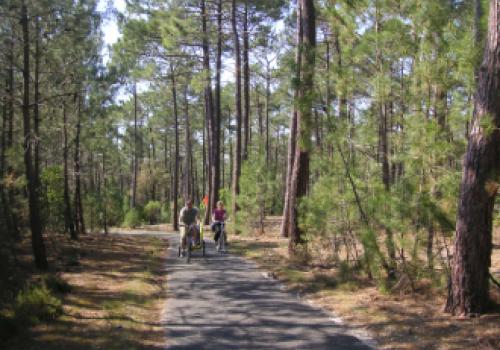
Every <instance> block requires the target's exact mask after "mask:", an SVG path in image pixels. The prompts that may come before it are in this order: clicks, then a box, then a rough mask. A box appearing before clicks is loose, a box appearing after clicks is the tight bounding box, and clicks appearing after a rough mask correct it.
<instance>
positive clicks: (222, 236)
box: [214, 221, 226, 254]
mask: <svg viewBox="0 0 500 350" xmlns="http://www.w3.org/2000/svg"><path fill="white" fill-rule="evenodd" d="M214 225H215V231H216V233H215V234H216V235H217V233H218V236H217V240H216V242H215V249H216V250H217V251H218V252H219V253H221V254H222V253H225V252H226V230H225V223H224V221H216V222H215V223H214ZM217 227H219V230H220V232H217Z"/></svg>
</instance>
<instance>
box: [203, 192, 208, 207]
mask: <svg viewBox="0 0 500 350" xmlns="http://www.w3.org/2000/svg"><path fill="white" fill-rule="evenodd" d="M203 204H205V207H207V206H208V196H207V195H205V197H203Z"/></svg>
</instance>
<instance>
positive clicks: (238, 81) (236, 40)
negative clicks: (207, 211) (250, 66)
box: [231, 0, 241, 225]
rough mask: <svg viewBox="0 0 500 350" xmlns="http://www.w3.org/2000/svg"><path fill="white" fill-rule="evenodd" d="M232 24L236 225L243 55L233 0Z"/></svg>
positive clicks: (239, 171)
mask: <svg viewBox="0 0 500 350" xmlns="http://www.w3.org/2000/svg"><path fill="white" fill-rule="evenodd" d="M231 22H232V27H233V35H234V51H235V53H234V55H235V61H236V62H235V72H236V98H235V103H236V144H235V149H234V162H233V163H234V164H233V185H232V190H233V203H232V209H233V220H234V223H235V225H236V224H237V221H236V213H237V212H238V209H239V208H238V204H237V197H238V195H239V193H240V175H241V54H240V39H239V36H238V27H237V26H236V0H232V16H231Z"/></svg>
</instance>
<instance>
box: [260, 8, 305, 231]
mask: <svg viewBox="0 0 500 350" xmlns="http://www.w3.org/2000/svg"><path fill="white" fill-rule="evenodd" d="M301 13H302V8H301V6H300V4H298V5H297V33H296V39H295V40H296V49H295V50H296V52H295V62H296V64H295V84H297V85H296V87H295V91H294V105H293V110H292V115H291V118H290V134H289V136H288V156H287V170H286V175H285V198H284V204H283V217H282V222H281V229H280V235H281V237H289V230H290V218H291V214H290V193H291V192H292V189H291V185H292V169H293V166H294V162H295V147H296V144H297V104H298V96H299V85H300V69H301V65H302V41H303V28H302V16H301ZM268 69H269V68H268ZM268 89H269V84H268V86H267V87H266V95H267V94H268V93H269V92H268ZM266 98H267V97H266ZM266 104H267V102H266ZM268 120H269V115H268V111H266V124H267V127H266V129H267V130H266V132H269V131H268V129H269V122H268ZM267 139H268V136H266V140H267ZM266 142H267V141H266ZM267 147H269V146H268V145H267V146H266V148H267Z"/></svg>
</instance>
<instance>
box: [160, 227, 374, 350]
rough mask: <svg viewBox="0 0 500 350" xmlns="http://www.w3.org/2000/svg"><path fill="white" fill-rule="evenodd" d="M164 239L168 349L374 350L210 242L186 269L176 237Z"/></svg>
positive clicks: (165, 317)
mask: <svg viewBox="0 0 500 350" xmlns="http://www.w3.org/2000/svg"><path fill="white" fill-rule="evenodd" d="M210 236H211V235H210ZM167 237H168V239H169V242H170V247H169V250H168V259H167V268H166V271H167V274H168V280H167V296H168V300H167V306H166V310H165V313H164V320H163V322H164V323H165V325H166V332H167V342H168V344H167V347H166V349H169V350H173V349H178V350H181V349H183V350H188V349H189V350H200V349H207V350H209V349H210V350H211V349H217V350H222V349H287V350H290V349H306V350H324V349H334V350H348V349H349V350H368V349H374V348H373V347H370V346H368V345H366V343H365V342H363V341H361V340H360V339H359V338H358V337H356V336H354V335H353V331H352V330H350V329H348V328H347V327H346V326H343V325H341V324H338V323H336V322H334V321H333V320H332V318H331V317H330V316H329V315H328V314H327V313H325V312H323V311H321V310H319V309H318V308H315V307H313V306H311V305H309V304H307V303H305V302H303V301H301V300H299V299H298V298H297V297H296V296H294V295H292V294H291V293H289V292H287V291H285V290H284V288H283V287H282V286H281V285H280V283H278V282H277V281H275V280H273V279H269V278H266V274H265V273H263V272H262V271H260V270H259V269H258V268H257V267H256V265H255V264H254V263H252V262H249V261H246V260H245V259H242V258H240V257H236V256H233V255H231V254H225V255H220V254H219V253H217V252H216V251H215V248H214V244H213V241H212V242H211V241H210V239H209V237H206V238H205V241H206V242H207V243H208V244H207V248H208V249H207V256H206V257H204V258H203V257H202V256H201V252H200V251H195V252H194V253H193V257H192V258H191V263H190V264H186V262H185V260H184V259H178V258H177V249H178V245H179V242H178V234H168V235H167Z"/></svg>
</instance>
